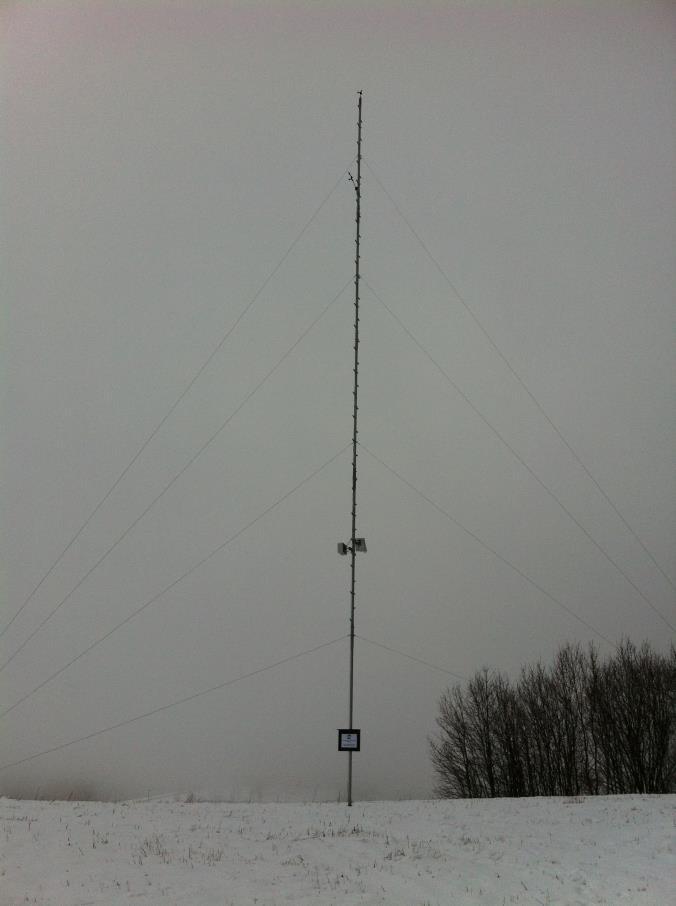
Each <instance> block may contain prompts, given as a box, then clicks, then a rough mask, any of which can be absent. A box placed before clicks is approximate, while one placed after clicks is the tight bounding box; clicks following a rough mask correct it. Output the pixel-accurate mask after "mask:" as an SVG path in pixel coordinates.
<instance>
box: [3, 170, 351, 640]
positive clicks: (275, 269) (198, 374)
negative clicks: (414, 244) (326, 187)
mask: <svg viewBox="0 0 676 906" xmlns="http://www.w3.org/2000/svg"><path fill="white" fill-rule="evenodd" d="M348 170H349V166H348V167H346V169H345V170H343V172H342V173H341V174H340V176H339V177H338V179H337V180H336V182H335V184H334V185H333V187H332V188H331V189H330V191H329V192H328V193H327V194H326V195H325V196H324V199H323V200H322V202H321V203H320V204H319V206H318V207H317V208H316V209H315V211H314V213H313V214H312V216H311V217H310V218H309V220H307V221H306V223H305V225H304V226H303V228H302V229H301V230H300V232H299V233H298V234H297V235H296V237H295V239H294V240H293V242H292V243H291V244H290V245H289V247H288V248H287V250H286V251H285V252H284V254H283V255H282V257H281V258H280V259H279V261H278V262H277V264H276V265H275V266H274V267H273V269H272V270H271V271H270V273H269V274H268V276H267V277H266V278H265V280H264V281H263V283H262V284H261V286H260V287H259V289H258V290H257V291H256V292H255V293H254V295H253V296H252V298H251V299H250V301H249V302H248V303H247V305H246V306H245V307H244V308H243V309H242V311H241V312H240V314H239V315H238V317H237V319H236V320H235V322H234V324H233V325H232V326H231V327H229V328H228V330H227V331H226V333H225V334H224V335H223V336H222V337H221V339H220V340H219V341H218V343H217V344H216V346H215V347H214V348H213V350H212V351H211V353H210V354H209V355H208V356H207V358H206V359H205V360H204V362H203V363H202V365H201V366H200V367H199V368H198V370H197V371H196V372H195V374H194V375H193V377H192V378H191V379H190V381H189V382H188V384H186V386H185V388H184V389H183V390H182V391H181V393H180V394H179V396H178V397H177V398H176V400H175V401H174V402H173V403H172V404H171V406H170V407H169V409H168V410H167V411H166V413H165V414H164V416H163V417H162V418H161V419H160V421H159V422H158V423H157V425H156V426H155V427H154V428H153V430H152V431H151V433H150V434H149V435H148V437H147V438H146V439H145V440H144V441H143V443H142V444H141V446H140V447H139V449H138V450H137V451H136V453H135V454H134V456H133V457H132V458H131V459H130V461H129V462H128V463H127V465H126V466H125V467H124V469H123V470H122V471H121V472H120V474H119V475H118V477H117V478H116V479H115V481H114V482H113V484H112V485H111V486H110V488H108V490H107V491H106V493H105V494H104V495H103V497H102V498H101V499H100V500H99V502H98V503H97V504H96V506H95V507H94V509H93V510H92V511H91V513H90V514H89V516H88V517H87V518H86V519H85V521H84V522H83V523H82V525H81V526H80V528H79V529H78V530H77V532H76V533H75V534H74V535H73V537H72V538H71V539H70V541H69V542H68V544H67V545H66V546H65V547H64V549H63V550H62V551H61V553H60V554H59V556H58V557H57V558H56V560H55V561H54V562H53V563H52V565H51V566H50V567H49V569H48V570H47V572H46V573H44V575H43V576H42V578H41V579H40V581H39V582H38V584H37V585H36V586H35V587H34V588H33V590H32V591H31V593H30V594H29V595H28V597H27V598H26V599H25V601H24V602H23V604H22V605H21V606H20V607H19V609H18V610H17V611H16V613H15V614H14V616H13V617H12V618H11V620H10V621H9V622H8V623H6V624H5V625H4V626H3V628H2V630H0V638H1V637H2V636H3V635H4V634H5V632H6V631H7V630H8V629H9V627H10V626H11V625H12V623H13V622H14V620H16V618H17V617H18V616H19V614H20V613H21V612H22V611H23V609H24V608H25V607H26V605H27V604H28V603H29V601H31V600H32V599H33V598H34V597H35V595H36V594H37V592H38V590H39V589H40V588H41V587H42V585H43V584H44V582H45V581H46V580H47V579H48V577H49V576H50V575H51V574H52V573H53V572H54V570H55V569H56V567H57V566H58V565H59V563H60V562H61V561H62V560H63V558H64V557H65V555H66V554H67V553H68V551H69V550H70V548H71V547H72V546H73V544H75V542H76V541H77V539H78V538H79V537H80V535H81V534H82V533H83V532H84V530H85V529H86V528H87V526H88V525H89V523H90V522H91V521H92V519H93V518H94V516H95V515H96V514H97V513H98V511H99V510H100V509H101V507H102V506H103V505H104V503H105V502H106V501H107V500H108V498H109V497H110V495H111V494H112V493H113V491H114V490H115V489H116V488H117V486H118V485H119V484H120V482H121V481H122V480H123V479H124V478H125V476H126V475H127V474H128V472H129V470H130V469H131V468H132V467H133V465H134V463H135V462H136V461H137V460H138V458H139V457H140V456H141V454H142V453H143V451H144V450H145V449H146V447H147V446H148V445H149V444H150V442H151V441H152V440H153V438H154V437H155V436H156V435H157V433H158V432H159V431H160V430H161V428H162V427H163V425H164V424H165V423H166V422H167V421H168V419H169V418H170V417H171V415H172V414H173V413H174V411H175V410H176V409H177V408H178V406H179V405H180V404H181V402H182V401H183V400H184V399H185V397H186V396H187V395H188V393H189V392H190V390H191V389H192V388H193V386H194V385H195V383H196V382H197V381H198V380H199V378H200V377H201V376H202V374H203V373H204V372H205V371H206V369H207V368H208V366H209V365H210V363H211V362H212V361H213V359H214V358H215V356H216V355H217V354H218V353H219V352H220V350H221V349H222V348H223V346H224V344H225V343H226V341H227V340H228V338H229V337H230V336H231V334H232V333H233V332H234V331H235V329H236V328H237V327H238V325H239V324H240V322H241V321H242V319H243V318H244V316H245V315H246V314H247V312H249V311H250V309H251V308H252V307H253V305H254V304H255V303H256V301H257V300H258V299H259V298H260V296H261V295H262V293H263V292H264V291H265V290H266V289H267V287H268V286H269V285H270V283H271V281H272V279H273V278H274V277H275V275H276V274H277V272H278V271H279V269H280V268H281V267H282V265H283V264H284V262H285V261H286V260H287V258H288V257H289V255H290V254H291V253H292V252H293V250H294V249H295V248H296V246H297V245H298V243H299V242H300V240H301V239H302V238H303V236H304V235H305V233H306V232H307V231H308V229H309V228H310V226H311V225H312V224H313V223H314V221H315V220H316V219H317V217H318V216H319V213H320V211H321V210H322V208H323V207H324V206H325V205H326V203H327V202H328V200H329V199H330V198H331V196H332V195H333V193H334V192H335V191H336V189H337V188H338V186H339V185H340V183H341V182H342V181H343V179H344V178H345V175H346V173H347V172H348Z"/></svg>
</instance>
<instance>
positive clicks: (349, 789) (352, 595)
mask: <svg viewBox="0 0 676 906" xmlns="http://www.w3.org/2000/svg"><path fill="white" fill-rule="evenodd" d="M361 109H362V92H361V91H360V92H359V101H358V111H359V119H358V123H357V179H356V180H354V179H353V183H354V188H355V192H356V196H357V216H356V223H357V234H356V239H355V257H354V391H353V397H354V407H353V410H352V544H351V545H350V546H351V548H352V550H351V557H352V563H351V578H350V729H352V721H353V716H354V606H355V566H356V559H357V537H356V536H357V412H358V410H359V406H358V404H357V399H358V392H359V251H360V248H359V243H360V240H361V234H360V226H361V125H362V119H361ZM347 804H348V805H352V751H350V752H348V767H347Z"/></svg>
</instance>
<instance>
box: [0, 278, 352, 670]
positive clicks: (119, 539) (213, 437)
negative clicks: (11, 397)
mask: <svg viewBox="0 0 676 906" xmlns="http://www.w3.org/2000/svg"><path fill="white" fill-rule="evenodd" d="M351 282H352V280H351V279H350V280H348V281H347V282H346V283H345V284H344V286H343V287H342V289H341V290H340V292H338V293H337V294H336V295H335V296H334V297H333V299H331V301H330V302H329V303H328V305H326V306H325V307H324V308H323V309H322V311H321V312H320V313H319V315H317V317H316V318H315V319H314V320H313V321H312V322H311V323H310V324H309V325H308V327H306V328H305V330H304V331H303V332H302V333H301V335H300V336H299V337H298V338H297V339H296V341H295V342H294V343H293V345H292V346H290V347H289V348H288V349H287V351H286V352H285V353H284V354H283V355H282V356H281V358H279V359H278V360H277V362H276V364H275V365H273V367H272V368H271V369H270V370H269V371H268V372H267V374H266V375H265V376H264V377H263V378H262V379H261V380H260V381H259V382H258V384H256V386H255V387H254V388H253V389H252V390H250V391H249V393H248V394H247V395H246V396H245V397H244V399H243V400H242V402H241V403H240V404H239V406H237V408H236V409H235V410H234V411H233V412H231V413H230V415H229V416H228V417H227V418H226V420H225V421H224V422H223V423H222V424H221V426H220V427H219V428H218V429H217V430H216V431H215V432H214V433H213V434H212V435H211V437H210V438H209V439H208V440H207V441H205V443H203V444H202V446H201V447H200V448H199V449H198V450H197V452H196V453H194V454H193V456H192V457H191V458H190V459H189V460H188V462H187V463H186V464H185V465H184V466H183V467H182V468H181V469H180V470H179V471H178V472H177V473H176V474H175V475H174V477H173V478H172V479H171V480H170V481H169V482H168V483H167V484H166V485H165V486H164V488H163V489H162V490H161V491H160V493H159V494H158V495H157V496H156V497H154V498H153V500H151V502H150V503H149V504H148V506H147V507H146V508H145V509H144V510H143V512H142V513H141V514H140V515H139V516H137V517H136V519H134V521H133V522H132V523H131V524H130V525H128V526H127V528H126V529H125V530H124V531H123V532H122V534H121V535H119V536H118V537H117V539H116V540H115V541H114V542H113V543H112V544H111V545H110V547H108V549H107V550H106V551H105V552H104V553H103V554H102V555H101V556H100V557H99V559H98V560H97V561H96V563H94V565H93V566H92V567H91V568H90V569H89V570H88V571H87V572H86V573H85V574H84V576H82V578H81V579H80V580H79V581H78V582H77V584H76V585H74V586H73V588H71V590H70V591H69V592H68V594H67V595H66V596H65V597H64V598H62V599H61V600H60V601H59V603H58V604H57V605H56V607H54V608H53V609H52V610H51V611H50V612H49V613H48V614H47V616H46V617H45V618H44V619H43V620H42V621H41V622H40V623H39V624H38V626H37V627H36V628H35V629H34V630H33V631H32V632H31V633H30V635H29V636H28V637H27V638H26V639H24V641H23V642H22V643H21V645H19V647H18V648H17V649H16V650H15V651H14V653H13V654H12V655H11V656H10V657H9V658H7V660H6V661H5V662H4V663H3V664H2V665H1V666H0V673H1V672H2V671H3V670H4V669H5V667H7V666H8V665H9V664H10V663H11V662H12V661H13V660H14V658H15V657H16V656H17V654H19V652H20V651H23V649H24V648H25V647H26V645H28V643H29V642H30V641H31V639H33V638H34V637H35V636H36V635H37V634H38V632H40V630H41V629H42V627H43V626H45V625H46V624H47V623H48V622H49V621H50V620H51V619H52V617H53V616H54V615H55V614H56V613H57V611H58V610H59V609H60V608H61V607H62V606H63V605H64V604H65V603H66V601H68V600H69V599H70V598H71V597H72V595H74V594H75V592H76V591H77V590H78V588H80V586H81V585H82V584H83V583H84V582H85V581H86V580H87V579H88V578H89V576H91V574H92V573H93V572H94V571H95V570H96V569H97V568H98V567H99V566H100V565H101V563H103V561H104V560H105V559H106V558H107V557H108V556H109V555H110V554H111V553H112V552H113V551H114V550H115V548H116V547H117V546H118V544H120V543H121V542H122V541H123V540H124V539H125V538H126V537H127V535H128V534H129V533H130V532H131V531H132V530H133V529H134V528H135V526H137V525H138V524H139V522H140V521H141V520H142V519H143V517H144V516H146V514H147V513H149V512H150V510H151V509H152V508H153V507H154V506H155V504H156V503H157V502H158V501H159V500H160V499H161V498H162V497H164V495H165V494H166V493H167V491H168V490H169V489H170V488H171V487H172V486H173V485H174V484H176V482H177V481H178V480H179V478H180V477H181V476H182V475H183V474H184V473H185V472H187V470H188V469H189V468H190V466H192V465H193V463H194V462H195V461H196V460H197V459H198V458H199V457H200V456H201V455H202V453H204V451H205V450H206V449H207V447H209V446H210V445H211V444H212V443H213V442H214V441H215V440H216V438H217V437H218V436H219V435H220V434H221V433H222V432H223V431H224V430H225V428H227V426H228V425H229V424H230V422H231V421H232V420H233V418H234V417H235V416H236V415H237V413H238V412H240V411H241V410H242V409H243V408H244V406H246V404H247V403H248V402H249V401H250V400H251V398H252V397H253V396H254V395H255V394H256V393H257V392H258V391H259V390H260V389H261V387H263V385H264V384H265V383H267V381H268V380H269V379H270V378H271V377H272V375H273V374H274V373H275V372H276V371H277V369H278V368H279V367H280V365H281V364H282V363H283V362H284V361H285V360H286V359H287V358H288V357H289V356H290V355H291V353H292V352H293V351H294V349H296V347H297V346H298V345H299V344H300V343H301V342H302V340H304V339H305V337H306V336H307V335H308V334H309V333H310V331H311V330H312V329H313V327H315V326H316V325H317V324H318V323H319V321H321V319H322V318H323V317H324V315H325V314H326V313H327V312H328V310H329V309H330V308H331V306H332V305H333V304H334V303H335V302H336V301H337V300H338V299H339V298H340V297H341V296H342V294H343V293H344V292H345V290H346V289H347V288H348V286H350V284H351Z"/></svg>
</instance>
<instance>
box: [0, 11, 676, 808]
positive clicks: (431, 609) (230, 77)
mask: <svg viewBox="0 0 676 906" xmlns="http://www.w3.org/2000/svg"><path fill="white" fill-rule="evenodd" d="M0 18H1V24H2V45H3V46H2V101H1V103H2V107H3V111H2V118H3V122H4V129H3V134H2V145H3V153H2V190H1V191H2V210H3V215H2V278H1V279H2V299H3V321H2V323H3V330H2V360H3V368H2V370H3V396H2V404H3V431H2V445H3V448H2V458H1V467H0V468H1V470H2V513H3V517H2V534H3V538H2V600H1V602H0V606H1V617H2V619H1V624H0V629H4V632H3V634H2V636H1V637H0V658H1V661H0V712H1V713H3V714H4V716H2V717H0V728H1V729H0V734H1V738H0V792H4V793H9V794H15V795H16V794H20V795H61V794H66V793H68V792H71V791H74V792H75V793H77V794H78V795H95V796H99V797H131V796H143V795H156V794H160V793H167V792H171V793H185V792H188V791H193V792H195V793H196V794H198V795H204V796H212V797H216V798H218V797H223V798H231V799H247V798H260V799H275V798H280V799H308V798H337V797H338V796H344V795H345V778H346V768H347V765H346V758H347V756H346V755H344V754H343V753H339V752H338V751H337V736H336V730H337V728H339V727H345V726H347V725H348V724H347V720H348V653H349V648H348V640H347V638H346V636H347V634H348V632H349V558H341V557H339V556H338V555H337V553H336V544H337V542H338V541H349V538H350V532H351V527H350V525H351V524H350V508H351V496H350V495H351V450H350V448H349V445H350V442H351V437H352V380H353V374H352V368H353V359H352V356H353V352H352V343H353V338H352V331H353V313H354V308H353V301H354V298H353V293H354V289H353V282H352V281H353V273H354V229H355V224H354V204H355V198H354V190H353V187H352V185H351V183H350V181H349V179H348V175H347V171H348V170H349V169H350V168H351V167H352V168H353V163H354V158H355V154H356V118H357V105H356V100H357V91H358V90H363V92H364V95H363V98H364V147H363V152H364V166H363V183H362V215H363V221H362V274H363V277H364V280H363V282H362V285H361V299H362V306H361V324H360V334H361V345H360V389H359V394H360V397H359V406H360V408H359V439H360V441H361V443H362V445H363V446H362V448H361V449H360V455H359V460H358V462H359V484H358V509H357V534H358V535H362V536H364V537H365V538H366V541H367V545H368V553H366V554H359V555H358V557H357V598H356V600H357V609H356V632H357V635H358V636H359V638H358V639H357V642H356V667H355V669H356V673H355V726H357V727H360V728H361V730H362V751H361V752H360V753H359V754H357V755H355V756H354V766H355V767H354V769H355V780H354V794H355V797H356V798H357V799H359V798H364V799H366V798H377V797H387V798H396V797H420V796H428V795H430V794H431V793H432V789H433V784H434V778H433V775H432V772H431V767H430V764H429V758H428V742H427V740H428V737H429V735H430V734H431V733H433V732H434V726H435V725H434V719H435V712H436V705H437V701H438V698H439V695H440V694H441V692H442V691H443V690H444V689H445V688H446V687H447V686H448V685H449V684H452V683H453V682H455V681H457V678H458V677H467V676H469V675H471V674H472V673H473V672H474V671H475V670H477V669H479V668H481V667H482V666H484V665H487V666H490V667H494V668H496V669H500V670H503V671H505V672H507V673H508V674H510V675H512V676H514V675H516V674H517V673H518V670H519V668H520V666H521V665H522V664H524V663H525V662H527V661H533V660H535V659H537V658H542V659H544V660H549V659H551V657H552V656H553V654H554V652H555V651H556V649H557V648H558V646H559V645H560V644H562V643H563V642H565V641H568V640H570V641H572V642H580V643H581V644H583V645H587V644H588V643H589V642H594V643H595V644H597V645H598V646H599V650H600V652H601V653H602V654H604V653H605V652H608V651H610V650H611V646H612V645H613V644H615V643H616V642H618V641H619V640H620V638H622V637H623V636H628V637H630V638H632V639H634V640H635V641H641V640H643V639H647V640H649V641H650V642H651V643H652V644H653V645H654V646H656V647H657V648H658V649H659V650H665V649H666V648H667V647H668V645H669V644H670V642H671V639H672V637H673V636H672V630H673V626H674V623H675V622H676V608H675V606H674V604H675V599H674V588H675V585H674V583H675V582H676V560H675V557H674V552H675V551H676V507H675V506H674V502H675V499H676V494H675V491H676V486H675V485H676V482H675V478H674V471H673V450H674V442H675V440H676V437H675V434H676V432H675V429H674V419H673V393H674V384H675V380H674V359H673V352H672V342H671V340H672V336H673V311H674V308H673V287H674V285H676V281H675V277H676V274H675V270H676V267H675V257H674V248H675V247H676V223H675V218H674V206H673V185H674V164H675V150H674V149H675V148H676V144H675V143H674V127H673V123H674V120H673V110H674V100H675V97H674V95H675V91H674V83H673V76H672V64H673V58H674V50H675V49H676V14H675V11H674V7H673V6H672V5H671V4H669V3H667V2H664V3H659V2H652V0H651V2H644V3H641V4H636V3H634V2H622V0H612V2H610V0H608V2H597V3H592V4H590V3H588V2H580V3H576V2H563V3H557V4H547V3H540V2H532V3H531V2H516V0H515V2H497V0H495V2H485V3H473V2H459V0H454V2H439V3H435V2H417V3H415V4H411V3H407V2H401V3H399V2H395V0H387V2H385V0H373V2H370V3H368V4H362V3H353V2H341V3H339V2H329V0H327V2H324V3H312V2H301V0H295V2H293V0H289V2H267V3H259V2H255V0H242V2H230V0H227V2H206V0H203V2H200V0H190V2H188V0H182V2H171V0H168V2H150V0H148V2H122V0H120V2H113V0H94V2H88V3H84V2H72V0H64V2H58V3H57V2H21V3H19V2H14V3H5V4H3V6H2V7H1V12H0ZM353 172H354V171H353ZM313 215H314V216H313ZM341 291H342V292H341ZM332 300H334V301H333V302H332ZM329 303H332V304H329ZM327 306H328V307H327ZM325 309H326V310H325ZM320 316H321V317H320ZM315 321H316V323H314V322H315ZM311 325H312V326H311ZM308 328H309V329H308ZM305 331H307V333H305V335H304V336H302V339H300V338H301V335H303V333H304V332H305ZM297 341H299V342H297ZM294 344H296V345H294ZM203 366H205V367H203ZM273 369H274V370H273ZM193 379H194V380H193ZM187 388H189V389H187ZM186 390H187V392H186ZM165 417H166V418H165ZM153 432H155V433H153ZM149 438H150V440H148V439H149ZM147 441H148V442H147ZM146 442H147V443H146ZM207 442H208V443H207ZM205 445H206V446H205ZM202 448H204V449H203V451H202V452H199V451H201V450H202ZM139 451H141V452H140V453H139ZM120 476H122V477H121V478H120ZM177 476H178V477H177ZM118 479H120V480H119V481H118ZM111 489H112V490H111ZM165 489H166V490H165ZM102 501H103V502H102ZM92 514H93V515H92ZM85 523H86V526H85V528H84V529H83V530H82V531H81V532H80V529H81V528H82V527H83V525H84V524H85ZM78 533H79V534H78ZM76 536H77V537H76ZM74 538H75V540H74V541H73V540H72V539H74ZM71 541H72V543H71ZM64 551H65V553H64ZM212 554H213V555H212ZM210 555H211V556H210ZM203 561H204V562H203ZM198 564H199V565H198ZM52 567H53V568H52ZM144 605H147V606H144ZM141 608H143V609H141ZM137 611H138V613H137ZM125 620H126V622H123V621H125ZM108 633H110V634H109V635H107V634H108ZM104 636H107V637H106V638H105V639H104V638H103V637H104ZM366 640H368V641H366ZM318 646H322V647H318ZM19 649H20V650H19ZM88 649H91V650H88ZM311 649H315V650H311ZM85 652H86V653H85ZM296 655H298V657H296ZM71 661H72V664H71V663H70V662H71ZM280 662H284V663H280ZM68 664H70V666H66V665H68ZM62 668H63V669H62ZM57 671H58V674H57ZM38 687H39V688H38ZM212 687H219V688H214V689H213V691H211V692H206V691H205V690H208V689H212ZM202 692H205V694H203V695H202V694H200V693H202ZM191 696H195V697H193V698H190V697H191ZM188 698H190V700H186V701H183V700H184V699H188ZM19 700H21V703H18V702H19ZM179 701H182V703H180V704H175V705H173V706H172V707H166V708H165V706H167V705H172V704H173V703H176V702H179ZM10 708H11V712H8V713H6V714H5V713H4V712H6V711H7V709H10ZM157 709H162V710H157ZM151 711H156V713H154V714H148V712H151ZM143 715H148V716H143ZM136 717H138V718H139V719H138V720H133V721H131V719H132V718H136ZM130 721H131V722H130ZM108 728H112V729H108ZM102 731H105V732H102ZM71 742H72V744H70V743H71ZM41 753H44V754H41Z"/></svg>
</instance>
